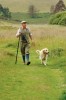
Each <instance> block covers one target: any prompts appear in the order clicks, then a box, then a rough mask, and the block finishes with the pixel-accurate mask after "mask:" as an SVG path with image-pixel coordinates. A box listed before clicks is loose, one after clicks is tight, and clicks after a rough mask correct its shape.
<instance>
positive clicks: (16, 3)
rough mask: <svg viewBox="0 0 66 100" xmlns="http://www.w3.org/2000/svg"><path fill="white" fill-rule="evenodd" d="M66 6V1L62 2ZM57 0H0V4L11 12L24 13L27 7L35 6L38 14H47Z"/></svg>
mask: <svg viewBox="0 0 66 100" xmlns="http://www.w3.org/2000/svg"><path fill="white" fill-rule="evenodd" d="M63 1H64V3H65V4H66V0H63ZM57 2H58V0H0V4H2V5H3V6H4V7H8V8H9V9H10V11H11V12H26V11H28V7H29V5H31V4H33V5H35V7H36V9H37V10H38V11H40V12H49V11H50V7H51V5H55V4H56V3H57Z"/></svg>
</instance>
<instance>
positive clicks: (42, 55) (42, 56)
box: [36, 48, 49, 66]
mask: <svg viewBox="0 0 66 100" xmlns="http://www.w3.org/2000/svg"><path fill="white" fill-rule="evenodd" d="M36 53H38V54H39V59H40V60H41V64H44V65H45V66H46V64H47V58H48V54H49V50H48V48H44V49H42V50H36Z"/></svg>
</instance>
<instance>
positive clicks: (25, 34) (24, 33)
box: [16, 21, 32, 65]
mask: <svg viewBox="0 0 66 100" xmlns="http://www.w3.org/2000/svg"><path fill="white" fill-rule="evenodd" d="M16 37H19V38H20V50H21V54H22V59H23V62H24V64H27V65H29V64H30V61H29V48H30V41H29V38H30V39H31V40H32V34H31V32H30V30H29V29H28V28H27V22H26V21H22V22H21V27H20V28H19V29H18V31H17V34H16Z"/></svg>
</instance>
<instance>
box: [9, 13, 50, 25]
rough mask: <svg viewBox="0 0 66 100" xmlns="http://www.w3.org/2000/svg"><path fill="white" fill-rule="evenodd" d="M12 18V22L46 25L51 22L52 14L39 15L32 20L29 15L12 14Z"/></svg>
mask: <svg viewBox="0 0 66 100" xmlns="http://www.w3.org/2000/svg"><path fill="white" fill-rule="evenodd" d="M11 15H12V18H11V20H14V21H17V22H21V21H22V20H26V21H27V22H30V23H31V24H39V23H40V24H45V23H48V22H49V18H50V15H51V14H50V13H49V12H47V13H37V14H36V16H35V18H31V17H30V16H29V14H28V13H20V12H16V13H11Z"/></svg>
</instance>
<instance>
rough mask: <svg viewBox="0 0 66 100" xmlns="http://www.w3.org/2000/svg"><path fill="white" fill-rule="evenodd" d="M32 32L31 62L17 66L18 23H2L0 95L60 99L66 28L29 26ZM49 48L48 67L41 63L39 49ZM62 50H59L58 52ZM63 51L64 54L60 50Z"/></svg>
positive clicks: (65, 86)
mask: <svg viewBox="0 0 66 100" xmlns="http://www.w3.org/2000/svg"><path fill="white" fill-rule="evenodd" d="M29 26H30V28H31V31H32V33H33V42H31V49H30V60H31V65H30V66H27V65H24V64H23V63H22V59H21V53H20V51H19V54H18V63H17V64H16V65H15V55H16V48H17V42H18V39H16V37H15V34H16V31H17V29H18V27H19V25H18V24H14V23H8V22H3V21H1V24H0V98H1V100H59V98H60V97H61V95H62V93H63V91H64V90H66V42H65V40H66V27H63V26H51V25H29ZM44 47H47V48H48V49H49V51H50V54H49V57H48V62H47V66H46V67H45V66H44V65H41V62H40V60H39V58H38V55H37V54H36V52H35V51H36V49H42V48H44ZM59 50H60V51H59ZM60 52H61V53H60Z"/></svg>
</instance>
